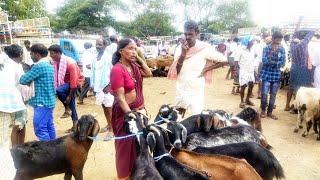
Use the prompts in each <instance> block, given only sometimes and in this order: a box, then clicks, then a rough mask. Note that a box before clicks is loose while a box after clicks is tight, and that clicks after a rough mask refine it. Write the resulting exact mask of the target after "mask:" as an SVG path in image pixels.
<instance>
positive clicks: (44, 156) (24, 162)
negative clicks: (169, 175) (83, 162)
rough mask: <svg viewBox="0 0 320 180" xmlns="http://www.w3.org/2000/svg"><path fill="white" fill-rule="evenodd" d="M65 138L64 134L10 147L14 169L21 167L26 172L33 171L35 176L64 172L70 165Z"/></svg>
mask: <svg viewBox="0 0 320 180" xmlns="http://www.w3.org/2000/svg"><path fill="white" fill-rule="evenodd" d="M66 138H67V137H66V136H64V137H61V138H58V139H56V140H55V141H48V142H39V141H33V142H27V143H25V144H23V145H18V146H17V147H16V148H14V149H11V155H12V158H13V160H14V165H15V167H16V169H22V168H23V171H24V172H26V173H28V172H32V173H34V175H35V177H38V176H41V175H42V174H60V173H64V172H65V171H66V169H68V168H69V166H70V165H69V161H68V159H67V156H66V148H65V146H66V145H65V144H64V142H65V141H64V140H65V139H66ZM44 167H45V168H44Z"/></svg>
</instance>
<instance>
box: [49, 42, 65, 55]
mask: <svg viewBox="0 0 320 180" xmlns="http://www.w3.org/2000/svg"><path fill="white" fill-rule="evenodd" d="M48 50H49V51H53V52H55V53H60V54H62V48H61V47H60V46H59V45H58V44H54V45H51V46H50V47H49V48H48Z"/></svg>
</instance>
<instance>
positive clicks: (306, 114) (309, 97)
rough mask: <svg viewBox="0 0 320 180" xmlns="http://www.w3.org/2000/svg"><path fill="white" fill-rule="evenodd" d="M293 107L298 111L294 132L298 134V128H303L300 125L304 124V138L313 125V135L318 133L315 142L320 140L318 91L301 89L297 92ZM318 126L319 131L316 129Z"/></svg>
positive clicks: (319, 101)
mask: <svg viewBox="0 0 320 180" xmlns="http://www.w3.org/2000/svg"><path fill="white" fill-rule="evenodd" d="M294 102H295V105H294V106H295V107H297V109H298V117H297V125H296V128H295V129H294V132H298V130H299V129H298V128H303V126H302V123H303V122H304V121H305V122H306V129H305V130H304V132H303V134H302V136H303V137H306V136H307V135H308V134H309V130H310V128H311V126H312V124H313V129H314V131H315V133H316V134H317V133H319V134H318V137H317V140H320V123H319V122H318V121H319V119H320V90H318V89H316V88H307V87H301V88H299V89H298V91H297V95H296V99H295V101H294ZM317 125H318V126H319V127H318V128H319V130H318V129H317Z"/></svg>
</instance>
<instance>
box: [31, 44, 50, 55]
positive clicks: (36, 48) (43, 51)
mask: <svg viewBox="0 0 320 180" xmlns="http://www.w3.org/2000/svg"><path fill="white" fill-rule="evenodd" d="M30 51H31V52H33V53H38V54H40V55H41V57H46V56H47V55H48V49H47V47H46V46H45V45H43V44H40V43H38V44H34V45H32V46H31V48H30Z"/></svg>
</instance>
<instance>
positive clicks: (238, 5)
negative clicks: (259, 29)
mask: <svg viewBox="0 0 320 180" xmlns="http://www.w3.org/2000/svg"><path fill="white" fill-rule="evenodd" d="M250 17H251V16H250V11H249V3H248V0H241V1H239V0H235V1H230V2H226V3H223V4H220V5H219V6H217V8H216V10H215V16H214V19H213V20H212V21H211V24H213V25H212V26H211V28H213V29H212V31H216V30H217V31H219V32H221V31H223V30H229V31H230V32H232V33H235V32H237V30H238V29H239V28H245V27H252V26H254V23H253V22H252V21H251V18H250ZM217 27H218V28H217ZM209 28H210V26H209ZM215 28H216V29H215Z"/></svg>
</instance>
